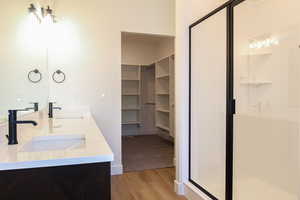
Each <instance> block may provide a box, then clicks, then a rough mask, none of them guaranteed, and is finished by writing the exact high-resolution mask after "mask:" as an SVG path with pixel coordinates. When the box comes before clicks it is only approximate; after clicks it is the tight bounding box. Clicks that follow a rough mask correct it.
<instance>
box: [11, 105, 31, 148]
mask: <svg viewBox="0 0 300 200" xmlns="http://www.w3.org/2000/svg"><path fill="white" fill-rule="evenodd" d="M18 111H27V110H26V109H24V110H9V111H8V135H7V138H8V144H9V145H13V144H18V137H17V124H33V125H34V126H36V125H37V123H36V122H35V121H18V120H17V112H18Z"/></svg>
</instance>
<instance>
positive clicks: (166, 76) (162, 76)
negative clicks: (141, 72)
mask: <svg viewBox="0 0 300 200" xmlns="http://www.w3.org/2000/svg"><path fill="white" fill-rule="evenodd" d="M169 77H170V75H169V74H165V75H160V76H157V77H156V78H158V79H162V78H169Z"/></svg>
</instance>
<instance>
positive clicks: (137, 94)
mask: <svg viewBox="0 0 300 200" xmlns="http://www.w3.org/2000/svg"><path fill="white" fill-rule="evenodd" d="M122 96H140V94H139V93H123V94H122Z"/></svg>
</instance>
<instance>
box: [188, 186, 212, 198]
mask: <svg viewBox="0 0 300 200" xmlns="http://www.w3.org/2000/svg"><path fill="white" fill-rule="evenodd" d="M183 185H184V186H183V188H184V196H185V197H186V198H187V199H188V200H211V198H209V197H208V196H207V195H205V194H204V193H203V192H201V191H200V190H199V189H198V188H196V187H195V186H194V185H193V184H191V183H185V184H183Z"/></svg>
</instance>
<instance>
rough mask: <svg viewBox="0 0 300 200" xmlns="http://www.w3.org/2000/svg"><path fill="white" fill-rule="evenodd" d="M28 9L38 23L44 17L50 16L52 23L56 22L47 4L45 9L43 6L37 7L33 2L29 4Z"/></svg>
mask: <svg viewBox="0 0 300 200" xmlns="http://www.w3.org/2000/svg"><path fill="white" fill-rule="evenodd" d="M28 11H29V13H31V14H33V15H34V16H35V17H36V18H37V19H38V21H39V23H40V24H41V23H42V22H43V21H44V20H45V19H46V18H50V19H51V21H52V22H53V23H56V19H55V15H54V14H53V10H52V9H51V8H50V6H47V8H46V9H45V8H44V7H41V8H39V9H37V8H36V7H35V6H34V4H30V7H29V8H28Z"/></svg>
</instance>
